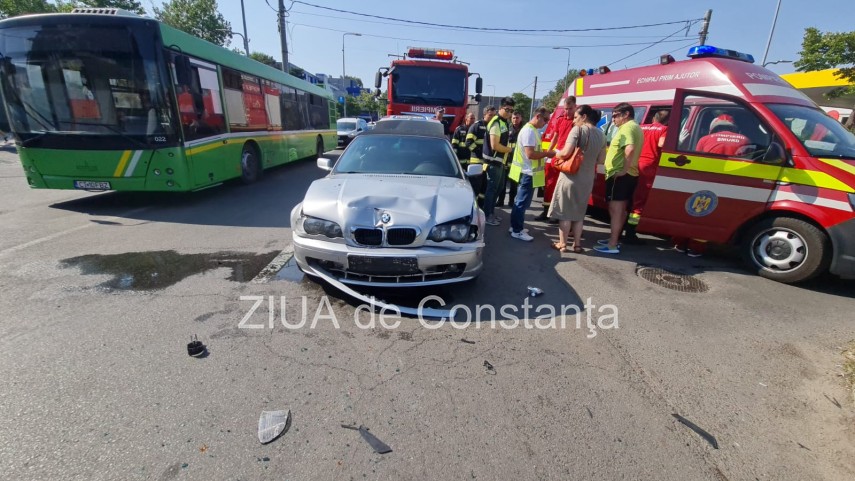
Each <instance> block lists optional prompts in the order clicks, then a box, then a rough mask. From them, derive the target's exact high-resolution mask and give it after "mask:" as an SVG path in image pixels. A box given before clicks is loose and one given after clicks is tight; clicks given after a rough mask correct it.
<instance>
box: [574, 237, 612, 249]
mask: <svg viewBox="0 0 855 481" xmlns="http://www.w3.org/2000/svg"><path fill="white" fill-rule="evenodd" d="M580 240H585V239H580ZM597 245H601V246H608V245H609V240H608V239H600V240H598V241H597ZM617 246H618V249H620V242H618V245H617Z"/></svg>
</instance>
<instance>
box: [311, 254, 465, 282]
mask: <svg viewBox="0 0 855 481" xmlns="http://www.w3.org/2000/svg"><path fill="white" fill-rule="evenodd" d="M307 260H308V261H309V263H310V264H311V265H317V266H318V267H320V268H322V269H324V270H325V271H327V272H329V273H330V274H332V275H334V276H335V277H336V278H338V279H339V280H341V281H345V282H346V281H359V282H369V283H374V282H376V283H385V284H406V283H411V282H429V281H439V280H448V279H456V278H458V277H460V276H461V275H463V273H464V272H465V271H466V264H465V263H459V264H439V265H435V266H431V267H429V268H428V269H426V270H424V271H422V270H420V269H419V267H418V260H417V259H416V258H415V257H368V256H348V264H349V265H348V266H347V267H345V266H344V265H342V264H341V263H338V262H332V261H324V260H320V259H315V258H311V257H309V258H307Z"/></svg>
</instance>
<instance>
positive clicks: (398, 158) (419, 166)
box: [333, 134, 462, 177]
mask: <svg viewBox="0 0 855 481" xmlns="http://www.w3.org/2000/svg"><path fill="white" fill-rule="evenodd" d="M459 165H460V164H459V163H458V161H457V157H456V156H455V155H454V152H452V150H451V144H449V143H448V141H447V140H445V139H441V138H435V137H416V136H403V135H402V136H399V135H370V134H369V135H360V136H358V137H356V138H355V139H353V143H351V144H350V146H349V147H348V148H347V150H345V151H344V153H343V154H341V157H340V158H339V161H338V163H337V164H336V166H335V170H334V172H333V173H336V174H405V175H429V176H440V177H460V176H461V175H462V174H461V172H460V168H459Z"/></svg>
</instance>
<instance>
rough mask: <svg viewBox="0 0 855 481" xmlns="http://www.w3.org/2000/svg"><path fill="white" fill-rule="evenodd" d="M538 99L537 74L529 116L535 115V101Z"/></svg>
mask: <svg viewBox="0 0 855 481" xmlns="http://www.w3.org/2000/svg"><path fill="white" fill-rule="evenodd" d="M535 101H537V75H535V76H534V92H533V93H532V95H531V110H530V111H529V113H528V118H529V119H530V118H532V117H534V102H535Z"/></svg>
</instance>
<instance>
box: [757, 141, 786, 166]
mask: <svg viewBox="0 0 855 481" xmlns="http://www.w3.org/2000/svg"><path fill="white" fill-rule="evenodd" d="M787 158H788V156H787V151H786V150H785V149H784V146H783V145H781V144H780V143H778V142H772V143H771V144H769V148H768V149H766V152H764V153H763V156H762V157H761V158H760V162H761V163H763V164H769V165H783V164H785V163H786V162H787Z"/></svg>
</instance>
